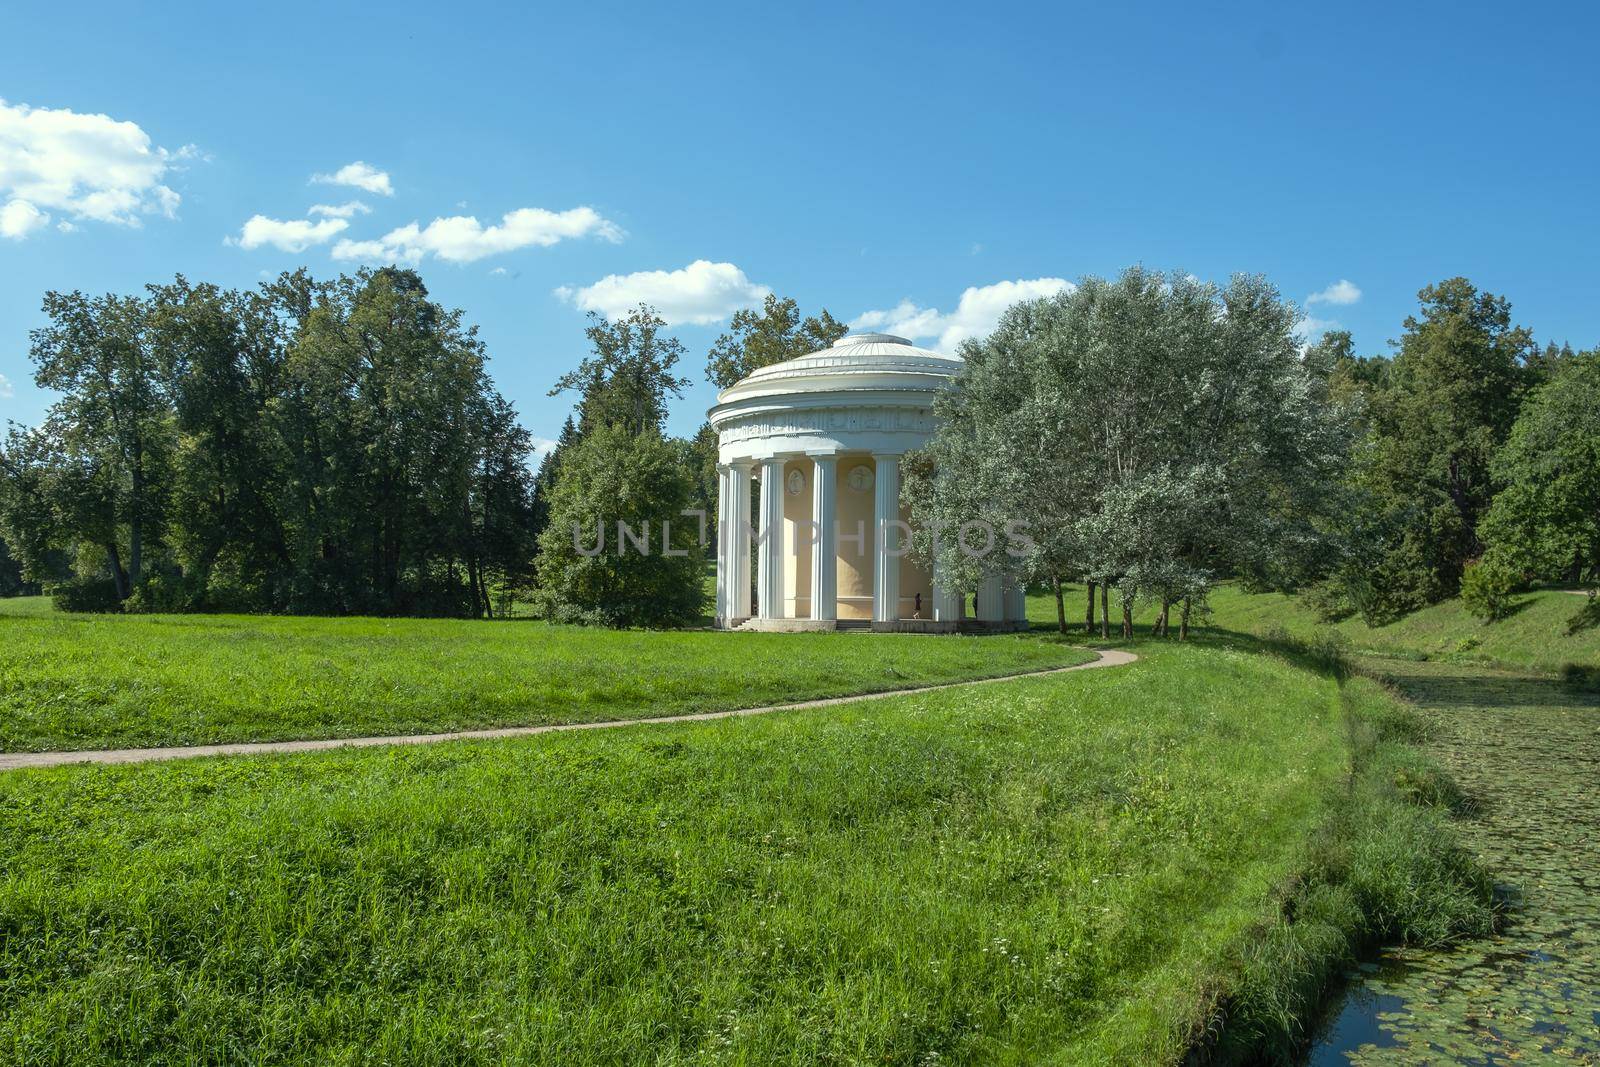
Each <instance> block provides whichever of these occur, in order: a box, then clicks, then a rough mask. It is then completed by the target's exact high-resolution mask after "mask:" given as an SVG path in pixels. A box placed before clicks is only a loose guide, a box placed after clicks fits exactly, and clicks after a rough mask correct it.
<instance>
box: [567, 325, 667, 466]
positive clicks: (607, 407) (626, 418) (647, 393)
mask: <svg viewBox="0 0 1600 1067" xmlns="http://www.w3.org/2000/svg"><path fill="white" fill-rule="evenodd" d="M589 323H590V325H589V328H588V329H587V330H585V331H584V334H585V336H587V337H588V338H589V343H590V344H591V345H592V346H593V349H594V354H593V355H591V356H588V357H587V358H585V359H584V361H583V362H582V363H581V364H579V366H578V369H577V370H574V371H569V372H568V373H566V374H563V375H562V376H561V377H560V378H559V379H558V380H557V381H556V384H555V386H554V387H553V388H552V389H551V390H550V395H551V396H556V395H557V394H559V393H563V392H566V391H567V390H569V389H571V390H576V391H577V392H578V393H580V394H581V398H580V400H579V401H578V431H579V433H581V434H584V435H587V434H589V433H591V432H593V431H594V430H597V429H601V428H605V427H611V428H617V429H621V430H624V431H626V432H628V433H632V434H642V433H647V432H652V431H653V432H656V433H660V432H661V428H662V425H663V423H664V422H665V421H666V416H667V398H668V397H669V396H671V397H677V396H681V395H683V389H684V386H686V385H688V384H689V379H687V378H683V377H680V376H678V375H676V374H674V373H673V368H674V367H676V366H677V365H678V360H679V359H681V358H682V357H683V351H684V349H683V344H682V342H680V341H679V340H678V339H677V338H676V337H671V336H667V335H665V334H663V333H662V330H663V329H664V328H665V327H666V325H667V323H666V320H665V319H663V318H661V316H659V315H657V314H656V313H655V311H654V310H653V309H652V308H650V307H648V306H646V305H644V304H640V305H639V307H637V308H636V309H634V310H633V311H631V312H629V313H628V314H627V315H626V316H624V317H623V318H620V319H618V320H617V321H615V322H610V321H607V320H606V319H604V318H602V317H601V316H600V315H598V314H596V313H595V312H592V311H591V312H590V313H589Z"/></svg>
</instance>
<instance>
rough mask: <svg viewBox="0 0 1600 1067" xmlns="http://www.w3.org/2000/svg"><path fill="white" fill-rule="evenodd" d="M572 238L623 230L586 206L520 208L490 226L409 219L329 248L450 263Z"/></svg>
mask: <svg viewBox="0 0 1600 1067" xmlns="http://www.w3.org/2000/svg"><path fill="white" fill-rule="evenodd" d="M574 237H599V238H601V239H602V240H606V241H611V242H613V243H615V242H617V241H621V240H622V238H623V233H622V230H621V229H619V228H618V227H617V225H616V224H615V223H613V222H612V221H610V220H609V219H606V218H603V217H602V216H601V215H600V213H599V212H597V211H595V209H594V208H591V207H575V208H572V209H571V210H568V211H546V210H545V209H544V208H539V207H524V208H518V209H517V210H515V211H508V212H506V214H505V215H503V216H502V217H501V219H500V222H499V223H498V224H497V225H493V226H485V225H483V224H482V223H481V222H479V221H478V220H477V219H476V218H474V217H472V216H471V215H454V216H451V217H450V218H439V219H434V220H433V221H432V222H430V223H428V225H427V226H426V227H422V226H419V225H417V224H416V223H415V222H413V223H411V224H410V225H408V226H402V227H400V228H399V229H397V230H390V231H389V232H388V233H386V234H384V235H383V236H382V237H380V238H378V239H377V240H374V241H350V240H344V241H340V242H339V243H338V244H336V245H334V246H333V257H334V258H335V259H360V260H383V261H386V262H392V263H418V262H420V261H421V260H422V258H423V257H424V256H427V255H430V254H431V255H433V256H437V257H438V258H439V259H443V260H448V261H449V262H451V263H471V262H473V261H474V260H478V259H482V258H484V257H485V256H492V255H497V254H499V253H501V252H514V251H516V250H517V249H519V248H527V247H529V246H531V245H536V246H538V247H540V248H548V247H549V246H550V245H553V244H555V243H557V242H558V241H565V240H567V239H569V238H574Z"/></svg>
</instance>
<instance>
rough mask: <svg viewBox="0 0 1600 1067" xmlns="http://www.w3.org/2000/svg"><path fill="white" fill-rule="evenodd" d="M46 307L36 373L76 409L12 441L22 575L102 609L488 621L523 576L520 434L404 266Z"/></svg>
mask: <svg viewBox="0 0 1600 1067" xmlns="http://www.w3.org/2000/svg"><path fill="white" fill-rule="evenodd" d="M46 312H47V314H49V315H50V319H51V321H50V324H49V325H48V326H47V327H45V328H43V329H41V330H39V331H36V332H35V334H34V359H35V362H36V363H37V364H38V368H39V370H38V375H37V377H38V380H39V383H40V384H41V385H43V386H45V387H48V388H54V389H57V390H59V391H61V392H62V393H63V394H64V395H63V397H62V399H61V400H60V401H58V402H57V403H56V404H55V405H54V406H53V407H52V409H51V411H50V413H49V416H48V417H47V418H46V420H45V422H44V424H43V425H42V426H40V427H38V428H36V429H34V430H31V431H21V430H15V431H13V432H12V433H11V435H10V436H9V437H8V438H7V441H6V444H5V446H4V448H3V449H0V469H3V470H4V472H5V476H4V479H3V481H0V529H3V530H4V535H5V537H6V539H7V541H8V543H9V544H10V545H11V546H12V548H13V549H14V550H15V551H16V553H17V555H18V556H19V558H20V559H21V561H22V563H23V566H24V569H25V570H26V571H27V572H28V573H29V574H30V575H32V578H31V580H35V581H56V582H59V581H62V580H63V579H65V578H67V576H68V575H67V574H66V573H63V571H64V569H65V568H63V567H62V562H63V561H65V562H66V563H67V564H68V565H69V567H70V570H71V571H74V572H76V574H77V575H78V577H79V578H80V579H82V580H84V581H95V580H97V579H98V578H99V577H100V576H102V575H104V576H105V579H106V581H108V582H111V583H113V584H114V585H115V596H114V597H112V598H110V604H109V605H108V606H111V607H115V606H116V605H117V604H122V603H126V605H127V606H129V607H130V608H136V609H140V610H191V609H214V608H227V609H230V610H295V611H311V612H348V611H364V612H377V613H385V614H389V613H412V614H418V613H420V614H473V615H476V614H485V613H488V612H489V611H490V610H491V604H492V597H491V592H492V588H493V587H494V586H497V585H498V586H501V587H504V586H505V585H507V584H508V583H509V584H515V583H516V582H517V581H518V580H520V579H522V578H523V577H525V575H526V572H527V570H528V564H529V557H530V556H531V554H532V548H531V539H530V536H529V525H530V523H531V505H532V501H531V497H530V492H531V488H530V479H529V476H528V471H527V463H528V457H529V438H528V435H527V433H526V432H525V431H524V430H523V429H522V428H521V427H520V426H518V425H517V423H516V416H515V412H514V411H513V410H512V409H511V407H510V405H509V404H507V403H506V402H505V400H504V399H503V398H502V397H501V396H500V395H499V394H498V393H497V392H496V391H495V390H494V387H493V384H492V382H491V381H490V380H489V377H488V374H487V371H486V369H485V367H486V359H487V354H486V353H485V351H484V348H483V345H482V343H481V342H480V341H479V340H478V339H477V336H476V332H475V330H474V329H472V328H470V327H468V326H466V325H465V324H464V323H463V321H462V315H461V312H459V311H453V310H449V309H446V308H443V307H441V306H440V305H438V304H437V303H435V302H434V301H432V300H430V299H429V297H428V292H427V288H426V287H425V286H424V285H423V283H422V280H421V278H420V277H418V276H417V275H416V274H415V273H414V272H412V271H403V270H396V269H393V268H389V269H385V270H378V271H361V272H359V273H358V274H356V275H355V276H354V277H343V278H340V279H338V280H336V281H333V282H317V281H315V280H313V279H312V278H310V277H309V276H308V275H307V274H306V273H305V272H304V271H298V272H295V273H293V274H285V275H283V276H281V277H280V278H279V279H277V281H275V282H273V283H270V284H268V285H264V286H262V287H260V288H259V289H258V290H257V291H254V292H235V291H229V290H223V289H219V288H218V287H216V286H212V285H205V284H191V283H189V282H188V281H187V280H186V279H184V278H182V277H179V278H177V279H175V280H174V281H173V282H172V283H171V284H170V285H162V286H150V287H149V288H148V295H147V296H146V297H144V298H125V297H115V296H108V297H105V298H102V299H98V300H89V299H87V298H84V297H83V296H81V294H70V295H67V296H62V295H60V294H54V293H53V294H50V295H49V296H48V297H47V298H46ZM89 601H94V602H98V600H97V599H96V598H95V597H89V598H85V601H84V602H89Z"/></svg>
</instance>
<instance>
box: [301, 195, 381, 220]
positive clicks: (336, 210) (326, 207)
mask: <svg viewBox="0 0 1600 1067" xmlns="http://www.w3.org/2000/svg"><path fill="white" fill-rule="evenodd" d="M371 212H372V209H371V208H370V207H368V206H367V205H365V204H363V203H362V202H361V201H359V200H347V201H346V202H344V203H343V204H312V205H311V210H310V211H308V212H306V214H308V215H321V216H322V217H323V218H328V219H348V218H351V217H353V216H355V215H368V214H371Z"/></svg>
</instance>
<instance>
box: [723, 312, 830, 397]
mask: <svg viewBox="0 0 1600 1067" xmlns="http://www.w3.org/2000/svg"><path fill="white" fill-rule="evenodd" d="M849 332H850V328H849V327H848V326H846V325H845V324H844V323H842V322H840V321H839V320H838V319H835V318H834V317H833V316H832V315H830V314H828V311H827V309H826V308H824V309H823V310H822V312H821V313H820V314H818V315H814V316H807V317H806V318H804V319H802V318H801V317H800V305H799V304H797V303H795V301H794V299H793V298H791V297H784V298H782V299H780V298H779V297H778V296H776V295H775V294H773V293H768V294H767V298H766V300H765V301H763V302H762V305H761V310H760V311H759V312H756V311H754V310H752V309H750V308H744V309H741V310H739V311H736V312H734V314H733V320H732V322H731V323H730V324H729V330H728V332H727V333H725V334H723V335H722V336H720V337H718V338H717V341H716V343H715V344H714V345H712V346H711V352H710V354H709V355H707V356H706V380H707V381H709V382H710V383H711V384H712V385H714V386H716V387H717V388H718V389H726V388H728V386H730V385H732V384H734V383H735V382H737V381H739V380H741V379H743V378H745V377H747V376H748V375H749V374H750V372H751V371H756V370H760V369H761V368H762V367H768V366H771V365H772V364H774V363H781V362H783V361H784V360H786V359H793V358H795V357H796V356H803V355H806V354H807V353H809V352H816V351H819V350H821V349H824V348H827V347H828V346H829V345H831V344H833V342H835V341H837V340H838V339H839V338H841V337H843V336H844V335H845V334H847V333H849Z"/></svg>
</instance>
